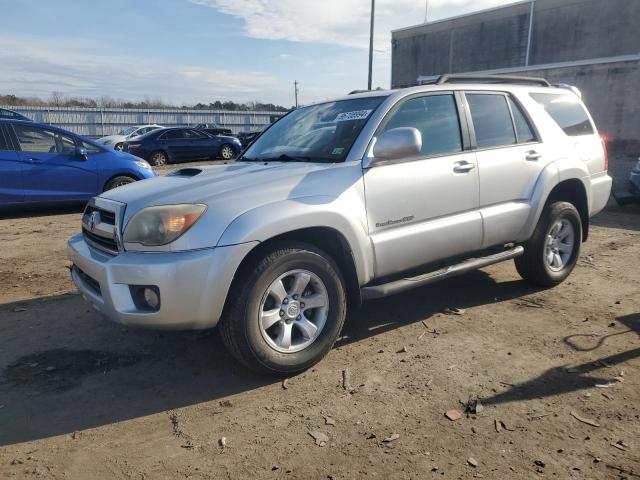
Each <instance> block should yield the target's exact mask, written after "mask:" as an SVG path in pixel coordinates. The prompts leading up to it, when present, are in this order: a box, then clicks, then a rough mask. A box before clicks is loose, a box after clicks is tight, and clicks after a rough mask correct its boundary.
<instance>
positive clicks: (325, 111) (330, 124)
mask: <svg viewBox="0 0 640 480" xmlns="http://www.w3.org/2000/svg"><path fill="white" fill-rule="evenodd" d="M385 98H386V97H385V96H375V97H364V98H353V99H348V100H339V101H336V102H328V103H321V104H318V105H311V106H309V107H303V108H300V109H298V110H295V111H293V112H291V113H290V114H288V115H286V116H284V117H282V119H281V120H278V121H277V122H276V123H275V124H273V125H272V126H271V128H269V129H268V130H267V131H266V132H264V133H263V134H262V135H261V136H260V137H259V138H258V139H257V140H256V141H255V142H254V143H253V144H252V145H251V146H250V147H249V148H248V149H247V151H246V152H244V154H243V155H242V157H241V158H240V159H239V160H244V161H306V162H330V163H334V162H342V161H344V159H345V158H346V157H347V154H348V153H349V150H351V146H352V145H353V143H354V142H355V140H356V138H358V135H359V134H360V131H361V130H362V128H363V127H364V125H365V124H366V123H367V121H368V120H369V118H370V117H371V114H372V113H373V112H374V111H375V109H376V108H378V106H379V105H380V104H381V103H382V102H383V101H384V99H385Z"/></svg>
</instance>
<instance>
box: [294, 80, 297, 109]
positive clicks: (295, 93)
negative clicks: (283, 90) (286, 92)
mask: <svg viewBox="0 0 640 480" xmlns="http://www.w3.org/2000/svg"><path fill="white" fill-rule="evenodd" d="M293 94H294V95H295V97H296V108H298V80H296V81H294V82H293Z"/></svg>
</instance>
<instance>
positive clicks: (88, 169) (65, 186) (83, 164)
mask: <svg viewBox="0 0 640 480" xmlns="http://www.w3.org/2000/svg"><path fill="white" fill-rule="evenodd" d="M13 129H14V133H15V138H16V139H17V141H18V144H19V146H20V153H19V157H20V161H21V163H22V173H23V176H22V178H23V181H24V189H25V202H53V203H55V202H69V201H81V200H87V199H89V198H91V197H92V196H93V195H95V194H96V193H97V189H98V174H97V169H96V163H95V158H94V157H92V156H89V157H88V159H84V158H78V157H76V155H75V149H76V140H75V138H74V137H72V136H70V135H66V134H63V133H60V132H57V131H55V130H50V129H47V128H44V127H39V126H31V125H14V126H13Z"/></svg>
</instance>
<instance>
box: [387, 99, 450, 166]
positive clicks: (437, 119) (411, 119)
mask: <svg viewBox="0 0 640 480" xmlns="http://www.w3.org/2000/svg"><path fill="white" fill-rule="evenodd" d="M399 127H413V128H416V129H418V131H420V133H421V134H422V150H421V151H420V156H425V157H426V156H432V155H447V154H454V153H458V152H461V151H462V135H461V134H460V122H459V120H458V110H457V108H456V102H455V99H454V97H453V95H449V94H446V95H428V96H424V97H416V98H411V99H409V100H407V101H406V102H404V103H403V104H402V105H401V106H400V108H399V109H398V110H397V111H396V112H395V113H393V114H392V116H391V117H390V118H389V119H388V120H387V121H386V123H385V125H384V126H383V128H382V131H381V133H382V132H386V131H388V130H391V129H393V128H399Z"/></svg>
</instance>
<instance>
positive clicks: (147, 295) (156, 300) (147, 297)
mask: <svg viewBox="0 0 640 480" xmlns="http://www.w3.org/2000/svg"><path fill="white" fill-rule="evenodd" d="M144 301H145V302H147V305H149V308H151V309H152V310H158V307H159V306H160V297H158V294H157V293H156V292H155V290H153V289H151V288H148V287H147V288H145V289H144Z"/></svg>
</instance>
